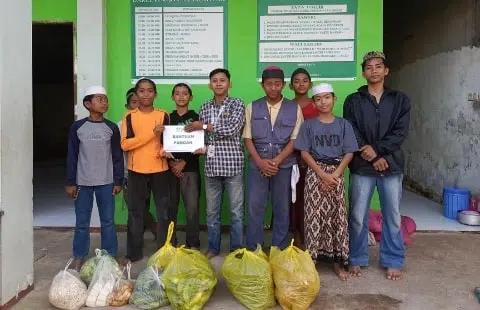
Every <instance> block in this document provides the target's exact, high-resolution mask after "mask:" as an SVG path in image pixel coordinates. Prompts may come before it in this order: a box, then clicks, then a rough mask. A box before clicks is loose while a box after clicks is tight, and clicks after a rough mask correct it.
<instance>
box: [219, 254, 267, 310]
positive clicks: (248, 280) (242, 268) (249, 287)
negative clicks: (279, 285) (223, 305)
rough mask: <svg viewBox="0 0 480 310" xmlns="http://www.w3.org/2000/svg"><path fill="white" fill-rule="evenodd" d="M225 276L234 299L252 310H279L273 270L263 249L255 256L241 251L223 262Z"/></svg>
mask: <svg viewBox="0 0 480 310" xmlns="http://www.w3.org/2000/svg"><path fill="white" fill-rule="evenodd" d="M222 275H223V277H224V278H225V281H226V283H227V287H228V289H229V290H230V292H231V293H232V295H233V296H234V297H235V298H236V299H237V300H238V301H239V302H240V303H241V304H242V305H244V306H245V307H247V308H248V309H251V310H263V309H270V308H273V307H274V306H275V296H274V294H273V278H272V269H271V268H270V264H269V263H268V258H267V255H265V253H264V252H263V251H262V247H261V246H260V245H258V246H257V250H256V251H255V252H251V251H248V250H247V249H238V250H236V251H234V252H232V253H230V254H229V255H228V256H227V257H226V258H225V261H224V262H223V265H222Z"/></svg>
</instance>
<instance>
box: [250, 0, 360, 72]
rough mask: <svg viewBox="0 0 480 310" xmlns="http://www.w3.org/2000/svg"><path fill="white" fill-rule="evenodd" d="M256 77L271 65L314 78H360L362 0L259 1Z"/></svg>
mask: <svg viewBox="0 0 480 310" xmlns="http://www.w3.org/2000/svg"><path fill="white" fill-rule="evenodd" d="M257 5H258V10H257V11H258V14H257V15H258V19H257V20H258V32H257V39H258V44H257V47H258V49H257V51H258V68H257V78H258V79H260V77H261V74H262V71H263V69H264V68H266V67H268V66H278V67H280V68H282V69H283V70H284V71H285V72H293V71H294V70H295V69H296V68H299V67H302V68H306V69H307V70H308V71H309V72H310V73H311V75H312V79H313V80H353V79H355V77H356V76H357V67H356V35H357V29H356V28H357V27H356V25H357V9H358V0H258V1H257Z"/></svg>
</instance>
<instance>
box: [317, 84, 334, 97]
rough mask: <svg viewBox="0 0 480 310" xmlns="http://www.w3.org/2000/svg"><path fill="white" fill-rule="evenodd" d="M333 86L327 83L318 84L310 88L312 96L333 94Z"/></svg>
mask: <svg viewBox="0 0 480 310" xmlns="http://www.w3.org/2000/svg"><path fill="white" fill-rule="evenodd" d="M333 92H334V91H333V86H332V85H330V84H327V83H322V84H318V85H317V86H314V87H313V88H312V96H316V95H318V94H322V93H333Z"/></svg>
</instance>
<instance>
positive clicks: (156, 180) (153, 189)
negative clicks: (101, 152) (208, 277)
mask: <svg viewBox="0 0 480 310" xmlns="http://www.w3.org/2000/svg"><path fill="white" fill-rule="evenodd" d="M171 175H172V174H171V172H170V171H165V172H158V173H150V174H143V173H137V172H134V171H131V170H129V171H128V223H127V226H128V231H127V258H128V259H129V260H131V261H136V260H139V259H142V258H143V233H144V215H145V200H146V199H147V197H149V196H150V195H151V193H153V200H154V202H155V209H156V213H157V247H158V248H160V247H161V246H163V244H164V243H165V239H166V237H167V230H168V224H169V219H170V218H171V215H170V213H171V209H172V200H171V195H170V192H171V188H172V187H171V184H170V183H171V180H172V178H171ZM149 187H150V189H149Z"/></svg>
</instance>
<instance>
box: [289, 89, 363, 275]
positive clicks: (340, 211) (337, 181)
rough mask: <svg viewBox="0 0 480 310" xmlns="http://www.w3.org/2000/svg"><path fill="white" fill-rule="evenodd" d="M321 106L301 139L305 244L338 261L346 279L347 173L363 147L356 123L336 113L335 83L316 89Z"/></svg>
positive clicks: (297, 143)
mask: <svg viewBox="0 0 480 310" xmlns="http://www.w3.org/2000/svg"><path fill="white" fill-rule="evenodd" d="M312 95H313V101H314V103H315V106H316V107H317V110H318V116H317V117H316V118H312V119H308V120H306V121H305V122H304V123H303V125H302V127H301V128H300V132H299V134H298V136H297V139H296V140H295V149H297V150H299V151H301V156H302V159H303V160H304V161H305V163H306V164H307V166H308V169H307V173H306V176H305V191H304V199H305V246H306V248H307V249H308V250H309V251H310V253H311V254H312V257H313V258H314V259H316V260H320V259H322V260H327V261H329V262H331V263H333V269H334V271H335V273H336V274H337V276H338V277H339V278H340V279H341V280H346V279H347V277H348V273H347V271H346V270H345V268H346V267H347V265H348V259H349V246H348V241H349V240H348V238H349V235H348V217H347V207H346V197H345V178H344V171H345V169H346V168H347V166H348V164H349V163H350V161H351V160H352V158H353V153H355V152H357V151H358V144H357V140H356V138H355V133H354V131H353V128H352V125H350V123H349V122H348V121H347V120H345V119H343V118H340V117H336V116H335V115H334V114H333V106H334V104H335V101H336V99H337V98H336V97H335V93H334V91H333V87H332V85H330V84H320V85H317V86H315V87H313V89H312Z"/></svg>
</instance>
